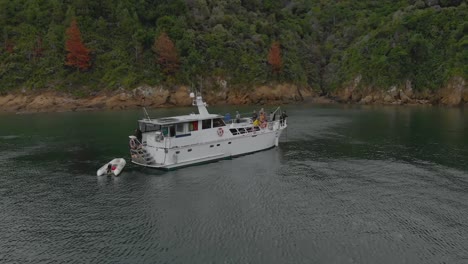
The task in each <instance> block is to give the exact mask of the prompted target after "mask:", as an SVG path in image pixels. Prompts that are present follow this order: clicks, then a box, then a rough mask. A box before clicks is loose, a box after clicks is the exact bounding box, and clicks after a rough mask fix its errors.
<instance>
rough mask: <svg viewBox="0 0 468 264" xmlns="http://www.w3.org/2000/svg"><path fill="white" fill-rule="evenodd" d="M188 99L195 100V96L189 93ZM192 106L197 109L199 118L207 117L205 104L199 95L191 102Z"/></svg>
mask: <svg viewBox="0 0 468 264" xmlns="http://www.w3.org/2000/svg"><path fill="white" fill-rule="evenodd" d="M190 98H195V94H194V93H190ZM192 105H193V106H196V107H198V113H199V114H200V116H201V117H207V116H209V115H210V113H208V110H207V109H206V103H205V102H203V99H202V97H201V95H197V97H196V98H195V99H194V100H193V102H192Z"/></svg>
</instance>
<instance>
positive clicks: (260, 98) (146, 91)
mask: <svg viewBox="0 0 468 264" xmlns="http://www.w3.org/2000/svg"><path fill="white" fill-rule="evenodd" d="M359 82H360V78H359V77H357V78H356V79H355V80H354V82H353V83H352V84H351V85H349V86H348V87H345V88H343V89H340V90H337V91H336V92H334V93H332V94H330V95H328V96H319V95H318V94H317V93H316V92H314V91H313V90H312V89H308V88H301V87H297V86H295V85H287V84H284V85H275V86H259V87H256V88H254V89H249V90H245V91H242V90H229V89H227V88H224V89H220V90H218V91H210V92H206V93H204V99H205V100H206V101H207V103H208V104H209V105H223V104H229V105H249V104H257V105H272V104H290V103H300V102H302V103H354V104H383V105H386V104H387V105H418V104H421V105H447V106H466V105H468V89H467V88H466V82H465V80H464V79H462V78H453V79H452V80H451V81H450V82H449V83H448V85H447V86H446V87H444V88H442V89H440V90H438V91H437V92H433V93H430V92H427V91H426V92H417V91H413V88H412V86H411V82H409V81H408V82H407V83H406V85H405V86H404V87H396V86H393V87H390V88H389V89H388V90H386V91H383V90H373V89H371V88H358V86H359ZM189 93H190V89H189V87H187V86H179V87H177V88H174V89H172V90H168V89H164V88H163V87H149V86H141V87H138V88H135V89H133V90H121V91H116V92H108V93H105V92H102V93H98V94H94V95H92V96H89V97H85V98H77V97H74V96H72V95H70V94H66V93H60V92H56V91H44V92H40V93H27V92H17V93H10V94H7V95H3V96H0V112H10V113H34V112H67V111H93V110H108V109H109V110H122V109H132V108H139V107H148V108H160V107H174V106H189V105H191V99H190V97H189V96H188V94H189Z"/></svg>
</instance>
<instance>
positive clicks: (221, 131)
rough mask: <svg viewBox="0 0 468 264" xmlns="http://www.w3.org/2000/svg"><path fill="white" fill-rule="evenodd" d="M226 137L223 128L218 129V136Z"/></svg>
mask: <svg viewBox="0 0 468 264" xmlns="http://www.w3.org/2000/svg"><path fill="white" fill-rule="evenodd" d="M223 135H224V130H223V128H222V127H220V128H218V136H220V137H222V136H223Z"/></svg>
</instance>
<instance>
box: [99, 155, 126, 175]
mask: <svg viewBox="0 0 468 264" xmlns="http://www.w3.org/2000/svg"><path fill="white" fill-rule="evenodd" d="M125 164H127V162H126V161H125V160H124V159H122V158H118V159H113V160H111V161H110V162H108V163H106V164H104V166H102V167H101V168H100V169H99V170H98V171H97V176H102V175H112V174H113V175H115V176H119V174H120V173H121V172H122V170H123V168H124V167H125Z"/></svg>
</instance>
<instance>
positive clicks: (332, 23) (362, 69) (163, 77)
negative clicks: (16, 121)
mask: <svg viewBox="0 0 468 264" xmlns="http://www.w3.org/2000/svg"><path fill="white" fill-rule="evenodd" d="M73 21H76V24H75V25H76V28H73V26H72V25H73V24H74V22H73ZM0 29H1V35H0V43H1V47H0V91H3V92H5V91H8V90H12V89H18V88H25V89H31V90H34V91H36V90H40V89H55V90H64V91H74V92H77V93H80V91H82V92H83V93H88V92H89V91H95V90H102V89H109V90H115V89H119V88H123V89H129V88H134V87H136V86H138V85H142V84H147V85H152V86H153V85H162V86H164V87H172V86H174V85H180V84H185V85H191V84H192V83H197V84H198V83H199V82H200V80H205V82H206V83H208V84H216V83H217V82H216V81H215V80H218V81H219V80H223V81H226V82H227V84H228V87H230V88H231V89H235V88H236V87H246V86H254V85H263V84H270V83H293V84H297V85H299V86H303V87H311V88H312V89H314V90H316V91H319V92H321V93H323V94H326V93H329V92H331V91H333V90H334V89H336V88H340V87H342V86H344V85H346V84H347V83H349V82H350V81H352V80H353V79H354V78H355V77H356V76H359V75H360V76H362V81H361V84H362V85H366V86H372V87H376V88H379V89H387V88H388V87H389V86H391V85H401V84H403V83H405V82H406V81H407V80H410V81H411V82H412V83H413V85H414V87H415V89H419V90H423V89H437V88H440V87H441V86H442V85H444V83H446V82H447V81H448V80H449V79H450V78H451V77H454V76H459V77H462V78H464V79H468V7H467V4H466V2H465V1H462V0H425V1H424V0H380V1H375V0H359V1H350V0H341V1H325V0H317V1H312V0H289V1H285V0H277V1H276V0H263V1H262V0H158V1H156V0H152V1H151V0H136V1H131V0H120V1H111V0H100V1H91V0H76V1H71V0H37V1H31V0H0ZM77 32H78V33H77ZM80 41H81V43H80ZM80 45H81V46H80ZM81 59H84V60H85V61H81V62H80V60H81ZM207 86H208V87H210V86H209V85H207ZM211 87H215V86H214V85H212V86H211Z"/></svg>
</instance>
